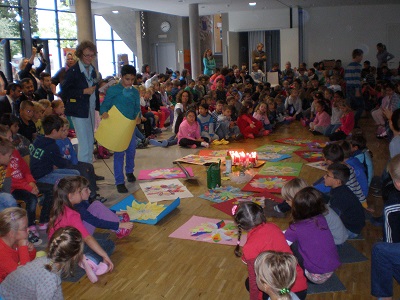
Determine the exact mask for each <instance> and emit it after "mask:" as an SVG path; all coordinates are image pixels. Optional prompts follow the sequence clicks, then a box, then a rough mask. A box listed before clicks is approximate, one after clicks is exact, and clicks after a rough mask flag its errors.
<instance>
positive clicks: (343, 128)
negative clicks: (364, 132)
mask: <svg viewBox="0 0 400 300" xmlns="http://www.w3.org/2000/svg"><path fill="white" fill-rule="evenodd" d="M339 108H340V110H341V111H342V112H343V114H342V117H341V118H340V123H341V125H340V127H339V128H338V129H336V131H335V132H334V133H332V134H331V135H330V136H329V139H330V140H331V141H339V140H344V139H345V138H346V137H347V136H348V135H349V134H350V133H351V131H352V130H353V128H354V122H355V120H354V113H353V111H352V110H351V107H350V106H348V105H347V104H346V103H345V102H341V103H340V104H339Z"/></svg>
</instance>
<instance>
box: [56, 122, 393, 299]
mask: <svg viewBox="0 0 400 300" xmlns="http://www.w3.org/2000/svg"><path fill="white" fill-rule="evenodd" d="M361 126H362V127H363V128H364V130H365V132H366V134H367V138H368V147H369V148H370V149H371V150H372V152H373V154H374V158H373V160H374V167H375V174H376V175H378V174H381V172H382V170H383V168H384V166H385V164H386V162H387V158H388V142H387V141H385V140H377V139H376V138H375V137H374V132H375V128H374V125H373V121H372V119H371V118H366V119H362V121H361ZM284 137H307V138H310V137H312V135H311V133H309V132H308V131H307V130H306V129H305V128H304V127H302V126H300V124H299V123H297V122H295V123H293V124H290V125H284V126H282V127H281V128H279V129H278V130H277V131H276V132H274V133H273V134H271V135H270V136H267V137H265V138H259V139H255V140H246V141H244V142H241V143H235V144H231V147H236V148H237V147H240V148H244V149H246V150H248V151H249V150H252V149H254V148H256V147H258V146H261V145H263V144H266V143H273V141H274V140H276V139H278V138H284ZM316 139H322V140H323V139H325V138H324V137H316ZM217 147H218V148H219V149H229V145H228V146H217ZM214 148H215V147H214ZM161 151H162V152H161ZM189 152H192V153H197V152H198V151H197V150H190V151H189ZM160 154H161V155H160ZM179 155H181V152H180V150H179V147H177V146H174V147H171V148H168V149H164V148H150V149H148V150H140V151H138V152H137V156H136V161H141V162H142V163H143V162H145V165H146V168H148V169H150V168H154V167H157V166H161V167H165V166H166V165H169V166H172V160H173V159H174V158H175V157H179ZM144 159H146V161H143V160H144ZM287 161H289V162H303V163H304V162H305V161H303V160H302V159H301V158H299V157H297V156H296V155H293V157H292V158H290V159H288V160H287ZM170 162H171V163H170ZM192 167H193V169H194V172H195V175H196V176H197V177H198V178H199V180H200V185H199V186H191V185H187V187H188V188H189V190H190V191H191V192H192V194H193V195H195V197H194V198H189V199H182V200H181V205H180V206H179V208H178V209H177V210H175V211H174V212H173V213H172V214H171V215H169V216H167V217H166V218H165V219H164V220H162V221H161V222H160V223H159V224H157V225H156V226H151V225H144V224H135V228H134V231H133V232H132V234H131V235H130V236H129V237H128V238H125V239H122V240H117V239H115V242H116V250H115V252H114V254H113V255H112V256H111V259H112V260H113V262H114V265H115V269H114V271H113V272H112V273H109V274H106V275H103V276H101V277H100V279H99V282H97V283H96V284H91V283H90V282H89V280H88V279H87V278H86V276H85V277H84V278H83V279H82V280H81V281H80V282H78V283H63V290H64V296H65V298H66V299H152V300H157V299H207V300H208V299H218V300H223V299H248V298H249V295H248V292H247V291H246V289H245V287H244V280H245V279H246V277H247V268H246V266H245V265H244V264H243V263H242V262H241V259H239V258H237V257H235V255H234V253H233V247H232V246H224V245H216V244H209V243H202V242H193V241H189V240H180V239H173V238H169V237H168V235H169V234H171V233H172V232H173V231H175V230H176V229H177V228H178V227H180V226H181V225H182V224H183V223H185V222H186V221H187V220H188V219H189V218H190V217H191V216H192V215H197V216H204V217H210V218H221V219H230V218H231V217H229V216H227V215H226V214H224V213H222V212H220V211H219V210H217V209H215V208H213V207H211V204H212V203H211V202H209V201H206V200H203V199H200V198H198V197H196V196H198V195H200V194H202V193H203V192H204V191H205V190H206V178H205V174H206V173H205V167H202V166H192ZM137 172H138V170H136V171H135V173H136V174H137ZM323 174H324V172H323V171H320V170H317V169H314V168H310V167H308V166H306V165H303V168H302V171H301V174H300V177H302V178H304V179H306V180H307V181H308V182H309V183H312V182H314V181H315V180H317V179H318V178H319V177H320V176H322V175H323ZM228 183H229V182H223V185H227V184H228ZM134 196H135V197H136V198H137V199H139V200H142V201H143V200H145V197H144V194H143V192H142V191H141V190H138V191H137V192H135V193H134ZM368 202H369V204H370V206H372V207H375V208H376V213H377V214H379V213H380V211H381V209H382V203H381V202H382V200H381V198H373V197H372V196H370V197H369V198H368ZM269 221H272V222H275V223H276V224H278V226H280V227H281V228H282V229H286V228H287V226H288V222H289V220H288V219H270V220H269ZM362 234H363V236H364V237H365V240H363V241H352V242H351V244H352V245H353V246H354V247H355V248H357V249H358V250H359V251H360V252H362V253H363V254H364V255H365V256H367V257H368V258H370V255H371V247H372V245H373V244H374V242H376V241H378V240H379V239H380V238H381V228H377V227H374V226H372V225H371V224H370V223H367V225H366V227H365V228H364V230H363V232H362ZM113 238H114V237H113ZM336 274H337V275H338V277H339V278H340V280H341V281H342V282H343V284H344V285H345V286H346V289H347V291H346V292H340V293H326V294H317V295H310V296H308V297H307V299H311V300H313V299H371V298H372V297H371V296H370V261H369V260H368V261H366V262H362V263H355V264H346V265H342V266H341V267H340V268H339V269H338V270H337V271H336ZM395 286H396V289H395V296H396V297H400V288H399V286H398V285H397V284H396V285H395Z"/></svg>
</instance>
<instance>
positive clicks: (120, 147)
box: [94, 106, 136, 152]
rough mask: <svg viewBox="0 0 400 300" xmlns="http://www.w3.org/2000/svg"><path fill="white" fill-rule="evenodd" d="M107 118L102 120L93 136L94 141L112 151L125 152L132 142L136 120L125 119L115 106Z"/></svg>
mask: <svg viewBox="0 0 400 300" xmlns="http://www.w3.org/2000/svg"><path fill="white" fill-rule="evenodd" d="M108 115H109V117H108V118H107V119H102V120H101V122H100V125H99V128H97V130H96V133H95V134H94V136H95V138H96V140H97V141H98V142H99V143H100V144H101V145H102V146H104V147H105V148H107V149H110V150H112V151H117V152H121V151H125V150H126V149H127V148H128V146H129V143H130V142H131V140H132V135H133V131H134V130H135V127H136V119H133V120H130V119H128V118H126V117H125V116H124V115H123V114H122V113H121V112H120V111H119V110H118V109H117V108H116V107H115V106H113V107H111V109H110V110H109V111H108Z"/></svg>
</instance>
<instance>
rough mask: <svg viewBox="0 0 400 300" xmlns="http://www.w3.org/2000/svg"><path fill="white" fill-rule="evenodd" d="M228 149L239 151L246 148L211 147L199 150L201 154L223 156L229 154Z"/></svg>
mask: <svg viewBox="0 0 400 300" xmlns="http://www.w3.org/2000/svg"><path fill="white" fill-rule="evenodd" d="M228 151H237V152H242V151H244V149H226V150H211V149H206V150H204V149H203V150H200V151H199V156H210V157H223V158H225V156H226V155H227V152H228Z"/></svg>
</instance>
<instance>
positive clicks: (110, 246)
mask: <svg viewBox="0 0 400 300" xmlns="http://www.w3.org/2000/svg"><path fill="white" fill-rule="evenodd" d="M96 241H97V243H99V245H100V247H101V248H103V250H104V251H105V252H106V253H107V255H108V256H111V254H112V253H113V252H114V249H115V244H114V242H113V241H112V240H109V239H99V238H97V239H96ZM83 254H85V255H86V257H87V258H89V259H91V260H93V261H94V262H95V263H96V264H99V263H101V262H102V261H103V258H102V257H101V256H100V255H98V254H97V253H96V252H94V251H93V250H92V249H90V248H89V247H88V246H87V245H86V244H85V247H84V248H83Z"/></svg>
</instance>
